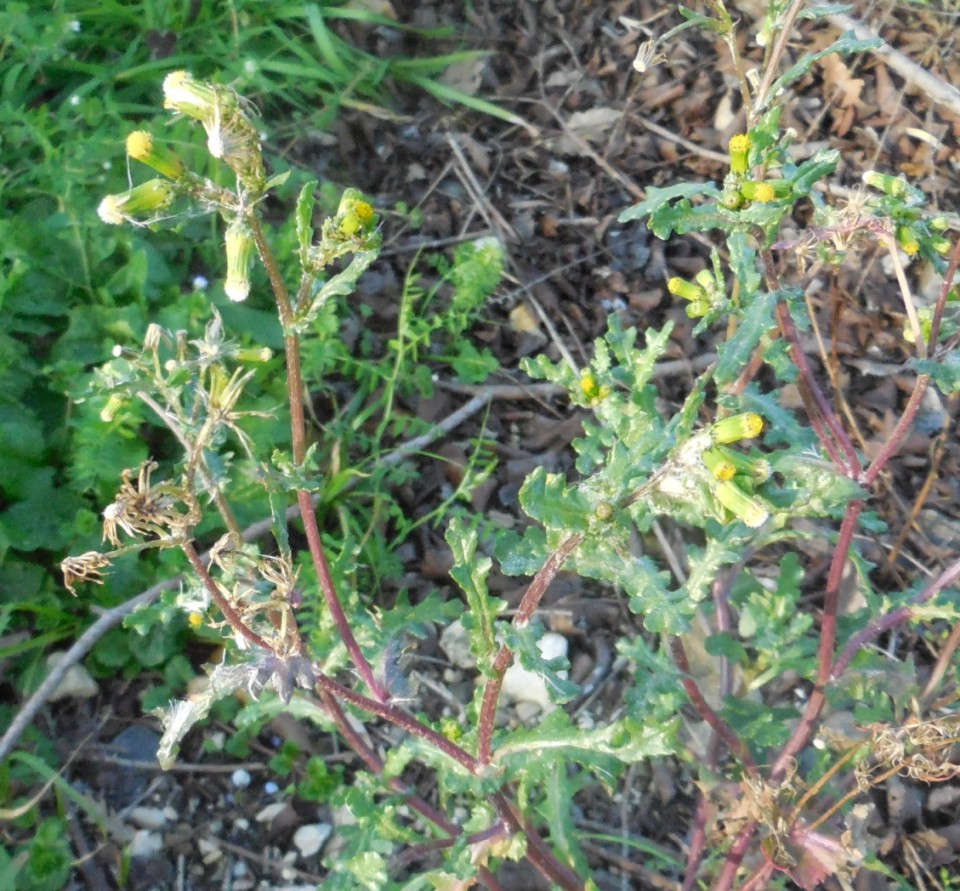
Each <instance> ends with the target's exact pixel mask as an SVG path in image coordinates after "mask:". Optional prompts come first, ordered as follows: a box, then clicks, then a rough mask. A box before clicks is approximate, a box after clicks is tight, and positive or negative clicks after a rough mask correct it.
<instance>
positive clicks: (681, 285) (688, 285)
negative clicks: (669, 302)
mask: <svg viewBox="0 0 960 891" xmlns="http://www.w3.org/2000/svg"><path fill="white" fill-rule="evenodd" d="M667 290H668V291H669V292H670V293H671V294H673V295H674V297H682V298H683V299H684V300H706V299H707V298H708V297H709V294H707V290H706V288H704V287H703V286H702V285H699V284H695V283H694V282H690V281H687V280H686V279H685V278H680V277H679V276H676V275H675V276H674V277H673V278H671V279H670V280H669V281H668V282H667Z"/></svg>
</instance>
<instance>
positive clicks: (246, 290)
mask: <svg viewBox="0 0 960 891" xmlns="http://www.w3.org/2000/svg"><path fill="white" fill-rule="evenodd" d="M226 246H227V278H226V281H224V283H223V290H224V291H225V292H226V295H227V296H228V297H229V298H230V299H231V300H233V301H235V302H237V303H239V302H240V301H242V300H246V299H247V297H248V296H249V294H250V258H251V256H252V254H253V249H254V243H253V236H252V235H251V234H250V232H249V231H248V229H247V227H246V226H245V225H244V224H243V221H242V220H241V219H240V218H239V217H238V218H237V219H235V220H234V221H233V222H232V223H231V224H230V228H229V229H227V237H226Z"/></svg>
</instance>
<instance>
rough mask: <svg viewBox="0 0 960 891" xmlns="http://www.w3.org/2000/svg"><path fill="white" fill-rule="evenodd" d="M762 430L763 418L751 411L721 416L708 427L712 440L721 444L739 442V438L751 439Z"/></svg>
mask: <svg viewBox="0 0 960 891" xmlns="http://www.w3.org/2000/svg"><path fill="white" fill-rule="evenodd" d="M762 430H763V418H761V417H760V415H758V414H757V413H756V412H752V411H748V412H743V413H742V414H739V415H731V416H730V417H729V418H723V419H722V420H719V421H717V422H716V423H715V424H714V425H713V426H712V427H711V428H710V432H711V433H712V434H713V441H714V442H719V443H722V444H726V443H729V442H739V441H740V440H741V439H753V438H754V437H756V436H759V435H760V432H761V431H762Z"/></svg>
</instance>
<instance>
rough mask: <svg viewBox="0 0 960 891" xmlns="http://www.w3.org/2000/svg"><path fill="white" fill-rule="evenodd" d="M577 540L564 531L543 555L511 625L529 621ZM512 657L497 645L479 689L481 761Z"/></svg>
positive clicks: (485, 757) (487, 752)
mask: <svg viewBox="0 0 960 891" xmlns="http://www.w3.org/2000/svg"><path fill="white" fill-rule="evenodd" d="M581 541H583V534H582V533H579V532H576V533H574V534H573V535H568V536H567V537H566V538H565V539H564V540H563V541H562V542H560V544H559V545H558V546H557V547H556V548H555V549H554V551H553V553H552V554H550V556H549V557H547V559H546V561H545V562H544V564H543V566H541V567H540V569H539V570H538V571H537V574H536V575H535V576H534V577H533V580H532V581H531V582H530V584H529V585H528V586H527V590H526V591H525V592H524V595H523V599H522V600H521V601H520V605H519V606H518V607H517V611H516V613H515V614H514V616H513V625H514V626H515V627H517V628H519V627H521V626H523V625H526V624H527V622H529V621H530V619H531V617H532V616H533V614H534V612H535V611H536V609H537V606H538V605H539V603H540V600H541V599H542V598H543V595H544V594H545V593H546V591H547V588H548V587H550V583H551V582H552V581H553V580H554V579H555V578H556V576H557V573H558V572H560V569H561V568H562V566H563V564H564V563H565V562H566V559H567V557H569V556H570V554H572V553H573V551H574V550H575V549H576V547H577V545H579V544H580V542H581ZM512 661H513V653H512V652H511V651H510V649H509V648H507V647H501V648H500V651H499V652H498V653H497V655H496V658H495V659H494V662H493V670H492V673H491V675H490V677H489V678H488V680H487V685H486V687H484V690H483V700H482V702H481V704H480V717H479V720H478V722H477V739H478V742H477V758H478V759H479V761H480V763H481V764H488V763H489V762H490V757H491V749H490V741H491V739H492V738H493V724H494V718H495V717H496V714H497V703H498V702H499V701H500V690H501V688H502V687H503V675H504V673H505V672H506V670H507V669H508V668H509V667H510V663H511V662H512Z"/></svg>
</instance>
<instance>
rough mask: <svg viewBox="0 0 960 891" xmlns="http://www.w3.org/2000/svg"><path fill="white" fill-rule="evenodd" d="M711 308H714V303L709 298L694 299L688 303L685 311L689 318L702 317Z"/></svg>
mask: <svg viewBox="0 0 960 891" xmlns="http://www.w3.org/2000/svg"><path fill="white" fill-rule="evenodd" d="M711 309H713V304H712V303H710V301H709V300H693V301H691V302H690V303H688V304H687V307H686V309H685V310H684V312H686V314H687V318H688V319H701V318H703V317H704V316H705V315H706V314H707V313H708V312H710V310H711Z"/></svg>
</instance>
